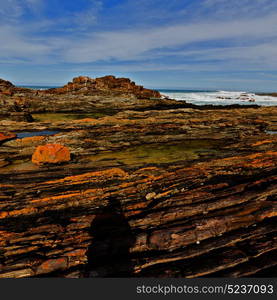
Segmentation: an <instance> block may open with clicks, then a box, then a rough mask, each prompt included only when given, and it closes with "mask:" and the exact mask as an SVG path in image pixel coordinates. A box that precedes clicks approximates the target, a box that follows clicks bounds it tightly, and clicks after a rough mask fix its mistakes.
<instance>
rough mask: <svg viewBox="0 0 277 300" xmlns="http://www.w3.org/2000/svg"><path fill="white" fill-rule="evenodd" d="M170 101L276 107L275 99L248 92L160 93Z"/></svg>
mask: <svg viewBox="0 0 277 300" xmlns="http://www.w3.org/2000/svg"><path fill="white" fill-rule="evenodd" d="M161 93H162V95H165V96H167V97H169V98H171V99H176V100H180V101H182V100H183V101H186V102H188V103H192V104H197V105H205V104H212V105H231V104H241V105H249V104H257V105H261V106H275V105H277V97H271V96H259V95H256V94H254V93H248V92H229V91H215V92H207V91H205V92H200V91H199V92H198V91H195V92H194V91H189V92H188V91H169V90H168V91H162V92H161Z"/></svg>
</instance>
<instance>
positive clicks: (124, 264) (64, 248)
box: [0, 107, 277, 278]
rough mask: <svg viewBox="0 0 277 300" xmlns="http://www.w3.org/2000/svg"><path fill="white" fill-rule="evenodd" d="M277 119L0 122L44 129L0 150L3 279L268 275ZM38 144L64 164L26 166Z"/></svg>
mask: <svg viewBox="0 0 277 300" xmlns="http://www.w3.org/2000/svg"><path fill="white" fill-rule="evenodd" d="M276 113H277V108H276V107H263V108H255V109H254V108H244V109H221V110H199V109H188V108H187V109H172V110H151V111H143V112H139V111H124V112H120V113H118V114H116V115H114V116H106V117H102V118H99V119H93V118H85V119H81V120H73V121H68V120H60V121H55V122H53V121H51V120H49V121H44V122H35V123H33V124H30V123H27V122H20V123H19V122H13V121H7V120H5V121H0V132H5V131H4V130H5V128H9V130H10V131H12V132H14V133H18V135H19V134H20V133H21V132H25V131H27V132H31V131H37V132H39V131H41V133H42V134H45V132H46V134H45V135H41V136H32V137H25V138H22V139H20V138H17V139H13V140H10V141H5V142H4V143H3V144H2V145H1V146H0V199H1V201H0V249H1V250H0V277H16V278H20V277H40V276H48V277H49V276H57V277H108V276H110V277H120V276H133V277H142V276H150V277H187V278H195V277H200V276H216V277H220V276H223V277H224V276H231V277H245V276H247V277H249V276H272V277H273V276H276V274H277V273H276V272H277V269H276V266H277V260H276V254H277V234H276V233H277V227H276V221H277V206H276V200H277V199H276V195H277V184H276V182H277V181H276V179H277V177H276V174H277V136H276V135H275V134H269V133H267V131H273V130H275V128H276ZM57 130H58V131H59V132H58V133H56V132H55V133H53V132H52V131H57ZM47 131H48V132H47ZM47 144H62V145H65V146H66V147H68V149H69V150H70V153H71V154H72V158H71V160H70V161H68V162H65V164H63V165H60V164H57V165H56V164H54V165H51V164H50V165H41V166H37V165H35V164H33V163H32V162H31V158H32V154H33V152H34V151H35V149H36V147H38V146H45V145H47ZM1 162H6V164H5V163H3V164H2V167H1ZM7 162H8V165H7Z"/></svg>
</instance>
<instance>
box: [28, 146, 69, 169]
mask: <svg viewBox="0 0 277 300" xmlns="http://www.w3.org/2000/svg"><path fill="white" fill-rule="evenodd" d="M69 160H70V152H69V149H68V148H67V147H66V146H63V145H60V144H46V145H44V146H38V147H37V148H36V150H35V152H34V154H33V156H32V162H33V163H34V164H36V165H42V164H49V163H50V164H55V163H61V162H67V161H69Z"/></svg>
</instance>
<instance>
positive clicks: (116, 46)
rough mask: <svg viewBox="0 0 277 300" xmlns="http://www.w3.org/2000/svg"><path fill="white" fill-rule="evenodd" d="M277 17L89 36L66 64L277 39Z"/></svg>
mask: <svg viewBox="0 0 277 300" xmlns="http://www.w3.org/2000/svg"><path fill="white" fill-rule="evenodd" d="M276 27H277V14H272V15H271V16H268V17H265V18H256V19H254V20H243V19H242V20H235V21H229V22H214V23H211V22H210V23H202V24H200V23H197V24H190V25H183V24H180V25H173V26H164V27H156V28H149V29H148V30H136V29H134V30H128V31H115V32H100V33H96V34H90V35H88V36H87V37H86V38H84V39H78V40H77V41H76V40H75V41H73V42H72V44H71V46H70V47H67V49H65V60H66V61H70V62H75V63H85V62H94V61H98V60H109V59H117V60H132V59H137V58H139V57H141V55H143V54H144V53H146V52H147V51H152V50H154V49H160V48H174V47H179V46H184V45H188V44H191V43H197V42H204V41H205V42H206V41H211V42H213V41H215V40H227V39H240V40H243V39H244V40H245V41H251V40H259V39H261V38H262V39H264V38H274V37H277V32H276Z"/></svg>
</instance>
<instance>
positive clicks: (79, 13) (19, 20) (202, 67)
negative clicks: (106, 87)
mask: <svg viewBox="0 0 277 300" xmlns="http://www.w3.org/2000/svg"><path fill="white" fill-rule="evenodd" d="M0 4H1V5H0V39H1V41H3V42H1V44H0V64H1V65H2V70H4V69H5V68H6V69H7V70H8V67H7V65H9V66H10V65H15V66H20V65H22V66H26V67H27V66H28V67H30V68H31V69H32V68H35V66H37V65H40V66H45V68H46V67H47V66H49V65H52V68H53V69H55V68H57V69H58V68H60V69H61V68H64V70H65V71H64V72H66V70H69V69H70V70H76V72H77V71H80V72H81V70H83V72H87V71H88V70H90V69H91V68H93V69H94V70H100V71H103V72H106V71H107V72H108V73H111V72H116V71H119V72H141V73H142V72H145V74H146V72H152V71H153V72H167V71H170V72H171V74H173V73H174V71H176V72H175V75H174V76H176V78H177V76H179V75H178V74H177V72H179V71H187V72H189V71H194V72H203V71H204V72H208V71H210V72H216V71H224V72H228V71H229V72H231V71H234V70H237V71H245V72H252V71H257V72H258V71H261V70H262V71H264V72H267V71H277V58H276V53H277V32H276V28H277V1H276V0H255V1H253V0H232V1H230V0H183V1H180V0H171V1H170V2H169V1H164V0H140V1H133V0H120V1H108V0H80V1H78V2H77V1H73V0H67V1H65V0H48V1H43V0H24V1H23V0H0ZM5 65H6V67H5ZM55 66H56V67H55ZM3 68H4V69H3ZM109 70H110V71H109ZM257 74H258V73H257ZM259 74H260V73H259ZM259 76H260V77H261V76H262V75H259ZM255 80H256V79H255ZM257 80H259V79H257Z"/></svg>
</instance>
